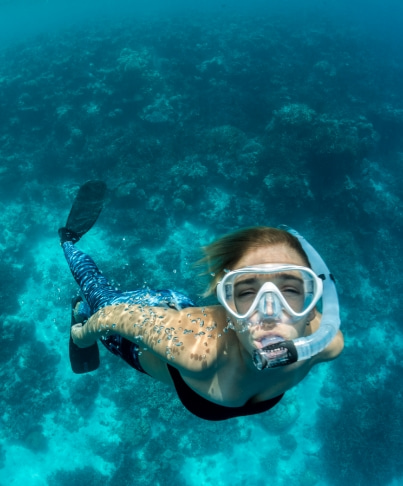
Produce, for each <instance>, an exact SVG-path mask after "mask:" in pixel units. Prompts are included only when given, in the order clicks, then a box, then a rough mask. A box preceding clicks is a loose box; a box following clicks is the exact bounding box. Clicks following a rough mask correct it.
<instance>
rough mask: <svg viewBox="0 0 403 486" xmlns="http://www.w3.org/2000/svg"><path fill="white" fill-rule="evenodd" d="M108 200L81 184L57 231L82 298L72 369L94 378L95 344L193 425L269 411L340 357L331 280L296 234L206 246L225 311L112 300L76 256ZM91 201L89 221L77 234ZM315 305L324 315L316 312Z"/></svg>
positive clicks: (153, 299)
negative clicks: (149, 382) (164, 390)
mask: <svg viewBox="0 0 403 486" xmlns="http://www.w3.org/2000/svg"><path fill="white" fill-rule="evenodd" d="M101 187H102V188H103V189H102V190H101ZM94 188H95V189H94ZM93 189H94V190H93ZM80 193H81V196H80ZM101 193H102V197H98V196H99V195H100V194H101ZM94 194H95V195H94ZM104 194H105V186H104V185H103V183H101V182H99V181H98V182H97V181H90V182H88V183H87V184H86V185H84V186H83V187H82V188H81V189H80V191H79V197H78V198H76V201H75V203H74V204H73V208H74V207H75V209H74V211H73V209H72V212H71V213H70V216H69V219H68V221H67V224H66V227H64V228H61V229H60V230H59V235H60V239H61V244H62V247H63V251H64V254H65V256H66V259H67V262H68V264H69V266H70V269H71V271H72V273H73V276H74V278H75V279H76V281H77V283H78V284H79V286H80V288H81V292H82V294H83V297H84V300H83V301H82V302H78V303H77V305H76V307H75V310H74V312H73V316H74V321H73V326H72V328H71V339H72V342H71V346H70V358H71V359H72V366H73V370H74V368H76V370H78V371H79V372H85V371H91V370H93V369H96V367H97V366H98V364H99V357H98V354H97V353H98V351H97V345H96V342H97V340H100V341H101V343H102V344H103V345H105V346H106V348H107V349H108V350H109V351H111V352H112V353H114V354H116V355H118V356H120V357H122V358H123V359H124V360H125V361H126V362H127V363H128V364H129V365H130V366H132V367H133V368H135V369H137V370H138V371H141V372H143V373H146V374H148V375H150V376H151V377H153V378H154V379H157V380H159V381H162V382H165V383H168V384H170V385H172V386H174V387H175V389H176V391H177V394H178V397H179V399H180V400H181V402H182V404H183V405H184V406H185V407H186V408H187V409H188V410H189V411H190V412H191V413H193V414H194V415H196V416H198V417H200V418H203V419H206V420H225V419H229V418H233V417H239V416H245V415H253V414H258V413H262V412H264V411H266V410H269V409H270V408H272V407H273V406H275V405H276V404H277V403H278V402H279V401H280V400H281V398H282V396H283V395H284V393H285V392H286V391H287V390H289V389H290V388H292V387H293V386H295V385H296V384H297V383H299V382H300V381H301V380H303V378H304V377H305V376H306V375H307V374H308V373H309V371H310V370H311V368H312V367H313V366H314V365H316V364H318V363H321V362H324V361H329V360H332V359H334V358H336V357H337V356H338V355H339V354H340V353H341V351H342V349H343V336H342V334H341V332H340V330H339V325H340V319H339V310H338V302H337V293H336V289H335V285H334V282H333V278H332V276H331V274H330V273H329V271H328V269H327V267H326V265H325V263H324V262H323V260H322V259H321V258H320V256H319V255H318V254H317V252H316V251H315V250H314V249H313V248H312V247H311V245H309V243H307V242H306V241H305V240H304V239H303V238H302V237H301V236H300V235H299V234H298V233H296V232H295V231H294V230H290V229H278V228H270V227H253V228H248V229H244V230H240V231H237V232H235V233H232V234H229V235H227V236H224V237H223V238H221V239H219V240H217V241H215V242H213V243H212V244H210V245H208V246H207V247H205V248H204V252H205V259H204V261H205V263H207V264H208V266H209V271H210V272H211V273H212V274H213V275H214V277H213V281H212V282H211V284H210V288H209V292H210V293H213V292H216V295H217V298H218V301H219V302H220V304H221V305H214V306H208V307H196V306H195V304H194V303H193V302H192V301H191V300H190V299H189V298H188V297H187V296H185V295H183V294H180V293H178V292H174V291H172V290H159V291H153V290H148V289H147V290H136V291H132V292H120V291H117V290H115V289H114V288H113V287H112V286H111V284H110V283H109V282H108V280H107V279H106V278H105V277H104V276H103V275H102V274H101V273H100V271H99V270H98V268H97V267H96V265H95V263H94V262H93V260H92V259H91V258H90V257H89V256H88V255H86V254H84V253H83V252H81V251H80V250H78V249H77V247H76V246H75V243H76V242H77V241H79V239H80V238H81V236H83V234H85V232H86V231H87V230H88V229H89V228H90V227H92V225H93V224H94V222H95V220H96V217H97V215H98V214H99V212H100V210H101V209H102V204H103V197H104ZM87 196H88V198H89V199H90V200H91V204H90V205H89V206H88V207H91V208H92V210H91V211H89V210H86V216H85V218H87V221H88V223H87V224H81V225H80V224H78V225H77V226H76V225H75V219H74V218H75V217H76V216H75V215H78V214H79V213H80V211H79V206H80V205H82V204H85V199H86V197H87ZM77 201H78V202H77ZM77 210H78V211H77ZM97 211H98V212H97ZM83 214H84V213H83ZM72 215H73V216H72ZM85 218H81V221H83V219H85ZM77 219H78V220H80V218H77ZM320 299H322V312H323V314H322V315H320V313H319V312H318V310H317V308H316V306H317V303H318V302H319V300H320ZM74 322H77V324H74ZM72 350H73V351H72ZM88 350H89V355H88V356H89V357H88V359H87V358H86V357H85V356H86V355H85V353H86V351H88ZM80 353H82V354H80ZM91 353H92V354H91ZM75 360H76V361H75Z"/></svg>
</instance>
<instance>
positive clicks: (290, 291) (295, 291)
mask: <svg viewBox="0 0 403 486" xmlns="http://www.w3.org/2000/svg"><path fill="white" fill-rule="evenodd" d="M281 292H282V293H283V294H284V293H285V294H289V295H295V296H297V295H301V292H300V290H298V289H295V288H293V287H287V288H285V289H283V290H282V291H281Z"/></svg>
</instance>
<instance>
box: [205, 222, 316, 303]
mask: <svg viewBox="0 0 403 486" xmlns="http://www.w3.org/2000/svg"><path fill="white" fill-rule="evenodd" d="M278 244H283V245H287V246H288V247H290V248H292V249H293V250H295V251H296V252H297V253H298V255H300V256H301V258H302V259H303V260H304V263H305V264H306V266H308V267H310V264H309V260H308V257H307V255H306V253H305V251H304V249H303V248H302V246H301V243H300V242H299V240H298V238H296V237H295V236H293V235H292V234H290V233H288V231H285V230H281V229H278V228H270V227H268V226H254V227H252V228H245V229H241V230H238V231H235V232H234V233H229V234H227V235H225V236H223V237H221V238H219V239H218V240H216V241H214V242H213V243H210V244H209V245H207V246H204V247H203V248H202V251H203V253H204V257H203V258H202V259H201V260H199V262H198V264H200V265H207V267H208V269H207V272H208V273H210V274H211V275H212V276H213V279H212V281H211V282H210V284H209V286H208V289H207V291H206V292H205V294H204V296H205V297H207V296H208V295H211V294H212V293H214V290H215V288H216V286H217V283H218V282H219V281H220V280H221V278H222V276H223V274H224V271H225V270H226V269H228V270H231V267H232V266H233V265H235V263H236V262H237V261H238V260H240V259H241V257H242V256H243V254H244V253H245V252H247V251H248V250H250V249H252V248H259V247H262V246H269V245H278ZM207 272H206V273H207Z"/></svg>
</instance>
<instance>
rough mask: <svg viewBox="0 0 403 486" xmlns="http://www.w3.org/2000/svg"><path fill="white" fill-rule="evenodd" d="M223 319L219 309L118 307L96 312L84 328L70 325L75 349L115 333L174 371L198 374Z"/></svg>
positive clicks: (211, 355)
mask: <svg viewBox="0 0 403 486" xmlns="http://www.w3.org/2000/svg"><path fill="white" fill-rule="evenodd" d="M223 318H224V319H225V314H224V311H223V310H222V309H221V307H220V306H215V307H208V308H205V309H204V308H200V307H192V308H188V309H183V310H180V311H177V310H174V309H170V308H163V307H143V306H139V305H128V304H119V305H114V306H108V307H104V308H103V309H101V310H99V311H98V312H97V313H96V314H94V315H93V316H91V318H90V319H89V320H88V321H87V322H86V324H85V325H84V326H82V325H80V324H77V325H75V326H73V327H72V328H71V335H72V338H73V341H74V343H75V344H77V346H79V347H87V346H91V344H93V343H94V342H95V341H96V340H97V339H100V338H102V337H107V336H108V335H110V334H119V335H120V336H122V337H124V338H126V339H128V340H129V341H132V342H135V343H138V344H139V345H140V346H141V347H142V348H143V349H144V350H148V351H150V352H152V353H153V354H154V355H156V356H158V357H159V358H160V359H162V360H164V361H166V362H172V361H174V363H173V364H175V366H176V367H178V368H183V369H186V370H189V371H200V370H201V369H204V368H206V367H208V366H210V365H211V364H212V362H213V360H214V359H215V357H216V343H217V327H218V326H217V322H218V319H223ZM195 356H197V359H195Z"/></svg>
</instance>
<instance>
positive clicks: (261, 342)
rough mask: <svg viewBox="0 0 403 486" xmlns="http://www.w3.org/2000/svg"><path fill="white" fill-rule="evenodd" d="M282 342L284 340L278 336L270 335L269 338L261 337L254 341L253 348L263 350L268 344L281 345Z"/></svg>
mask: <svg viewBox="0 0 403 486" xmlns="http://www.w3.org/2000/svg"><path fill="white" fill-rule="evenodd" d="M282 341H284V338H283V337H282V336H278V335H274V334H270V335H269V336H262V337H260V338H258V339H254V343H255V346H256V347H257V348H258V349H262V348H265V347H266V346H269V345H270V344H276V343H281V342H282Z"/></svg>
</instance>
